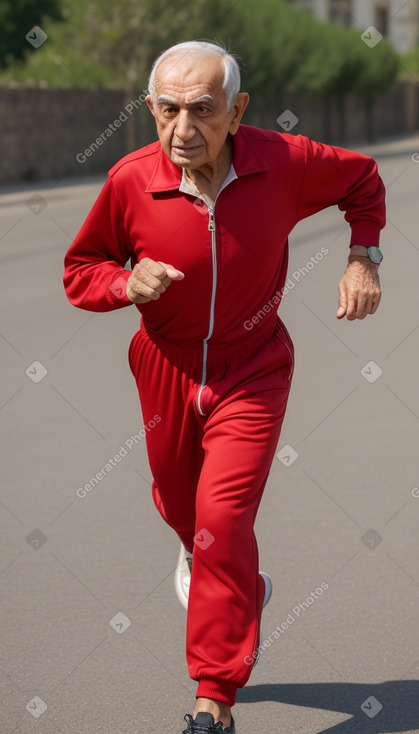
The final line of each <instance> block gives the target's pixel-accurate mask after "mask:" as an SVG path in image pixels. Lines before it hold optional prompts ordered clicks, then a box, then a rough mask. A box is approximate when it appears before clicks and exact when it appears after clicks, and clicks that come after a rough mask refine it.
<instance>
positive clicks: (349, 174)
mask: <svg viewBox="0 0 419 734" xmlns="http://www.w3.org/2000/svg"><path fill="white" fill-rule="evenodd" d="M305 141H306V160H305V170H304V174H303V182H302V185H301V190H300V195H299V199H298V205H297V217H298V220H300V219H304V218H305V217H308V216H310V215H311V214H315V213H316V212H318V211H320V210H321V209H325V208H326V207H328V206H332V205H337V206H338V207H339V209H340V210H341V211H344V212H345V219H346V221H347V222H348V223H349V224H350V226H351V229H352V236H351V242H350V244H351V245H355V244H356V245H366V246H368V247H373V246H375V247H376V246H378V244H379V240H380V231H381V229H382V228H383V227H384V226H385V223H386V208H385V186H384V184H383V182H382V180H381V178H380V176H379V174H378V167H377V164H376V162H375V161H374V160H373V159H372V158H370V157H368V156H365V155H362V154H360V153H356V152H354V151H351V150H346V149H344V148H337V147H334V146H331V145H324V144H323V143H318V142H315V141H312V140H309V139H308V138H305Z"/></svg>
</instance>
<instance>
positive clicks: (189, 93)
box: [156, 53, 225, 101]
mask: <svg viewBox="0 0 419 734" xmlns="http://www.w3.org/2000/svg"><path fill="white" fill-rule="evenodd" d="M156 81H158V82H159V86H158V90H159V91H158V94H159V96H160V95H164V94H169V93H170V96H171V97H176V98H177V99H178V100H179V101H181V100H185V101H187V100H188V99H192V98H195V97H198V96H200V95H203V94H211V96H212V97H214V98H216V97H220V96H223V95H225V91H224V89H223V83H224V65H223V63H222V61H221V59H218V58H215V57H213V56H194V55H192V54H190V53H186V54H184V55H182V56H181V55H179V54H174V55H173V56H169V57H168V58H167V59H164V61H162V62H161V63H160V64H159V65H158V67H157V70H156Z"/></svg>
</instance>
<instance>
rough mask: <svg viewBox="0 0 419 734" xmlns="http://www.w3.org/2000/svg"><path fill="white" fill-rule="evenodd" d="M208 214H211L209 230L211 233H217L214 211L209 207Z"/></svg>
mask: <svg viewBox="0 0 419 734" xmlns="http://www.w3.org/2000/svg"><path fill="white" fill-rule="evenodd" d="M208 212H209V219H208V229H209V231H210V232H214V231H215V219H214V210H213V209H210V208H209V207H208Z"/></svg>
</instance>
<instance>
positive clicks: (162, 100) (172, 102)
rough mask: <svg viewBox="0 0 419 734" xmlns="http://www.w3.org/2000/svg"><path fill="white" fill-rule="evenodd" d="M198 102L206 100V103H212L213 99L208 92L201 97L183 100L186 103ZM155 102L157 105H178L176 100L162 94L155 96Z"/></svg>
mask: <svg viewBox="0 0 419 734" xmlns="http://www.w3.org/2000/svg"><path fill="white" fill-rule="evenodd" d="M199 102H206V103H207V104H208V103H209V104H214V100H213V98H212V97H211V95H210V94H203V95H202V96H201V97H196V98H195V99H191V100H189V102H185V104H186V105H188V106H189V105H194V104H198V103H199ZM156 104H158V105H164V104H167V105H170V106H171V107H178V106H179V104H178V102H176V100H174V99H171V98H170V97H165V96H164V95H161V96H160V97H158V98H157V101H156Z"/></svg>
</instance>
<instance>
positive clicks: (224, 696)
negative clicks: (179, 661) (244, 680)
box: [196, 680, 237, 706]
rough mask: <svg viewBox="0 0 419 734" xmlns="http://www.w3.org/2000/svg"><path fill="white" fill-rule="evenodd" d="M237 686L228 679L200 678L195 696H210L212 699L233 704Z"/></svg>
mask: <svg viewBox="0 0 419 734" xmlns="http://www.w3.org/2000/svg"><path fill="white" fill-rule="evenodd" d="M236 694H237V686H236V684H235V683H231V682H230V681H228V680H200V681H199V683H198V690H197V692H196V697H197V698H212V699H213V701H219V702H220V703H225V704H226V705H227V706H234V704H235V702H236Z"/></svg>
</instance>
